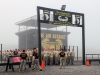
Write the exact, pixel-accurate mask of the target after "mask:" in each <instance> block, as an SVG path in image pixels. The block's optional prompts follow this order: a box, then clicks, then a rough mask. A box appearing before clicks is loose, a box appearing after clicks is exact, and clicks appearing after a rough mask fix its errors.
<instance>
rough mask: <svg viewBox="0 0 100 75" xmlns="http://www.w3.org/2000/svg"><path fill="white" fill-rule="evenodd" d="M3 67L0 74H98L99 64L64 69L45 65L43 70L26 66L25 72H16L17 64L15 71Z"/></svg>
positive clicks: (99, 71)
mask: <svg viewBox="0 0 100 75" xmlns="http://www.w3.org/2000/svg"><path fill="white" fill-rule="evenodd" d="M4 70H5V67H0V75H100V66H97V65H91V66H85V65H80V66H75V65H73V66H70V65H69V66H66V68H65V69H59V66H47V67H45V69H43V71H39V70H38V69H37V70H33V71H32V70H31V69H30V68H27V70H26V71H25V72H21V73H19V72H18V70H19V69H18V66H16V67H15V72H12V70H9V71H8V72H5V71H4Z"/></svg>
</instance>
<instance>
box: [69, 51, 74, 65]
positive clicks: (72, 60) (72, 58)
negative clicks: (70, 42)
mask: <svg viewBox="0 0 100 75" xmlns="http://www.w3.org/2000/svg"><path fill="white" fill-rule="evenodd" d="M74 57H75V53H74V51H72V52H71V53H70V60H71V64H72V65H73V64H74Z"/></svg>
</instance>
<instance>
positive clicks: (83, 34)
mask: <svg viewBox="0 0 100 75" xmlns="http://www.w3.org/2000/svg"><path fill="white" fill-rule="evenodd" d="M82 22H83V26H82V52H83V53H82V59H83V65H85V27H84V15H83V16H82Z"/></svg>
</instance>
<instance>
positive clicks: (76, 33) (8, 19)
mask: <svg viewBox="0 0 100 75" xmlns="http://www.w3.org/2000/svg"><path fill="white" fill-rule="evenodd" d="M63 4H65V5H66V11H73V12H80V13H84V14H85V41H86V42H85V47H86V53H98V54H100V35H99V34H100V32H99V29H100V9H99V7H100V0H0V43H2V44H3V50H4V49H15V48H18V37H17V35H15V33H16V32H18V27H17V26H16V25H15V23H16V22H18V21H21V20H23V19H26V18H28V17H31V16H33V15H36V7H37V6H43V7H48V8H54V9H60V8H61V5H63ZM68 31H69V32H71V34H70V35H69V36H68V43H69V45H71V46H79V54H80V55H81V53H82V30H81V28H77V27H68Z"/></svg>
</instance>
